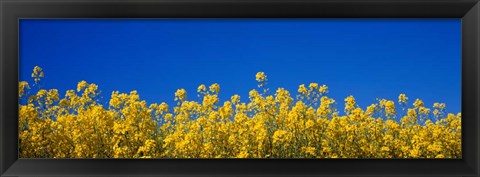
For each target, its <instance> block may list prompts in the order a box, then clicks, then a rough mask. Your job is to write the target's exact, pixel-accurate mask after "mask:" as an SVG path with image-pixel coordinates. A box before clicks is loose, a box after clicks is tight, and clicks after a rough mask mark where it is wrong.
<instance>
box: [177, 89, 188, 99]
mask: <svg viewBox="0 0 480 177" xmlns="http://www.w3.org/2000/svg"><path fill="white" fill-rule="evenodd" d="M186 98H187V91H186V90H185V89H183V88H182V89H178V90H177V91H176V92H175V101H177V100H180V101H184V100H185V99H186Z"/></svg>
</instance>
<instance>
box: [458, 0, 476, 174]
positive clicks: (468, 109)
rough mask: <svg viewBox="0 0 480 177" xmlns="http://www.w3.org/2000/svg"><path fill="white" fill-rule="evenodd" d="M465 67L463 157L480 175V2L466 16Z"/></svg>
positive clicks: (463, 81)
mask: <svg viewBox="0 0 480 177" xmlns="http://www.w3.org/2000/svg"><path fill="white" fill-rule="evenodd" d="M462 68H463V69H462V75H463V78H462V114H463V115H462V117H463V119H462V127H465V128H462V131H463V132H462V149H463V154H464V155H463V157H462V158H463V161H464V162H465V163H466V164H467V165H468V167H469V168H471V169H472V170H473V171H474V172H475V176H479V171H480V163H479V162H480V153H479V151H480V150H479V147H480V140H479V137H480V130H479V129H480V128H479V127H480V121H479V119H480V109H479V108H480V107H479V103H480V93H479V92H480V90H479V89H480V81H479V79H480V72H479V70H480V2H477V3H476V4H475V5H474V6H473V7H472V8H471V9H470V10H469V11H468V12H467V13H466V14H465V15H464V16H463V17H462ZM467 95H468V96H467ZM465 118H466V119H465ZM466 135H468V136H466ZM465 154H468V156H465Z"/></svg>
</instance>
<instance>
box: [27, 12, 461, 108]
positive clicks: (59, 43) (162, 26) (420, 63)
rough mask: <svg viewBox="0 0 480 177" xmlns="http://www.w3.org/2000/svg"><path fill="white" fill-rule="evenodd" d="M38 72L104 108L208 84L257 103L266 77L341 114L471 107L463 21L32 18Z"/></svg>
mask: <svg viewBox="0 0 480 177" xmlns="http://www.w3.org/2000/svg"><path fill="white" fill-rule="evenodd" d="M36 65H38V66H41V67H43V68H44V71H45V79H43V81H42V82H43V87H44V88H46V89H50V88H57V89H59V91H60V93H61V94H62V95H64V93H65V91H66V90H67V89H75V88H76V84H77V82H79V81H81V80H86V81H87V82H93V83H96V84H98V85H99V88H100V90H102V96H103V102H104V103H106V102H108V99H109V98H110V94H111V92H112V91H114V90H118V91H120V92H130V91H131V90H137V91H138V92H139V94H140V96H141V99H144V100H146V101H147V102H148V103H153V102H158V103H160V102H167V103H169V104H173V103H174V101H173V99H174V92H175V91H176V90H177V89H179V88H185V89H186V90H187V92H188V97H189V99H190V100H192V99H193V100H197V99H198V98H197V94H196V88H197V87H198V85H200V84H202V83H204V84H206V85H207V86H208V85H210V84H212V83H219V84H220V86H221V90H220V99H221V101H222V102H223V101H225V100H227V99H230V96H231V95H233V94H234V93H238V94H239V95H240V96H241V97H242V98H241V100H242V101H248V91H249V90H251V89H254V88H257V82H256V81H255V73H256V72H258V71H263V72H265V73H266V74H267V75H268V80H269V85H268V87H269V88H270V89H271V90H272V91H274V90H276V88H278V87H283V88H286V89H287V90H289V91H291V93H293V94H294V95H296V93H297V92H296V90H297V88H298V85H300V84H302V83H305V84H308V83H310V82H318V83H319V84H326V85H328V86H329V90H330V93H329V96H330V97H333V98H334V99H335V100H337V102H338V105H337V107H338V108H340V110H343V104H344V102H343V99H344V98H345V97H347V96H349V95H354V96H355V98H356V99H357V102H358V103H359V105H360V106H361V107H362V108H365V107H366V106H368V105H369V104H371V103H374V102H376V100H375V99H376V98H387V99H393V100H397V97H398V94H400V93H406V94H407V96H408V97H409V102H410V103H412V102H413V101H414V99H415V98H421V99H423V100H424V101H425V102H426V104H427V106H429V107H431V105H432V104H433V102H445V103H446V104H447V111H448V112H455V113H456V112H459V111H460V110H461V105H460V101H461V100H460V99H461V97H460V95H461V21H460V19H308V20H307V19H303V20H299V19H157V20H146V19H145V20H133V19H131V20H34V19H28V20H25V19H23V20H21V21H20V80H26V81H29V82H30V83H32V82H33V81H32V79H31V78H30V74H31V71H32V69H33V67H34V66H36ZM104 105H106V104H104Z"/></svg>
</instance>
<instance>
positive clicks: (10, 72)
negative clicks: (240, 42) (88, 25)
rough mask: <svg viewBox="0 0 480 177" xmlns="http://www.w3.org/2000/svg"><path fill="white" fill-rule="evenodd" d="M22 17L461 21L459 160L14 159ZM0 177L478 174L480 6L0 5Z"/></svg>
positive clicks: (167, 1)
mask: <svg viewBox="0 0 480 177" xmlns="http://www.w3.org/2000/svg"><path fill="white" fill-rule="evenodd" d="M21 18H461V19H462V102H461V103H462V117H463V120H462V152H463V158H462V159H439V160H438V159H18V130H17V127H18V118H17V117H18V96H17V95H18V94H17V93H18V55H19V54H18V24H19V23H18V22H19V19H21ZM0 19H1V23H0V24H1V31H0V36H1V49H0V52H1V55H0V57H1V59H0V68H1V70H0V176H479V174H480V172H479V170H480V163H479V160H480V156H479V155H480V153H479V147H480V141H479V140H480V139H479V138H480V136H479V132H480V131H479V129H480V121H479V118H480V116H479V115H480V114H479V113H480V109H478V108H479V101H480V99H479V98H480V97H479V96H480V94H479V91H480V90H479V84H480V82H479V74H480V73H479V71H480V69H479V68H480V65H479V64H480V63H479V60H480V3H479V1H478V0H255V1H254V0H176V1H175V0H139V1H135V0H123V1H121V0H97V1H95V0H37V1H33V0H0Z"/></svg>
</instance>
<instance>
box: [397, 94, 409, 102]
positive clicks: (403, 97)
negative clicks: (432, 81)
mask: <svg viewBox="0 0 480 177" xmlns="http://www.w3.org/2000/svg"><path fill="white" fill-rule="evenodd" d="M407 101H408V97H407V95H405V94H403V93H402V94H400V95H398V103H403V104H407Z"/></svg>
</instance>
